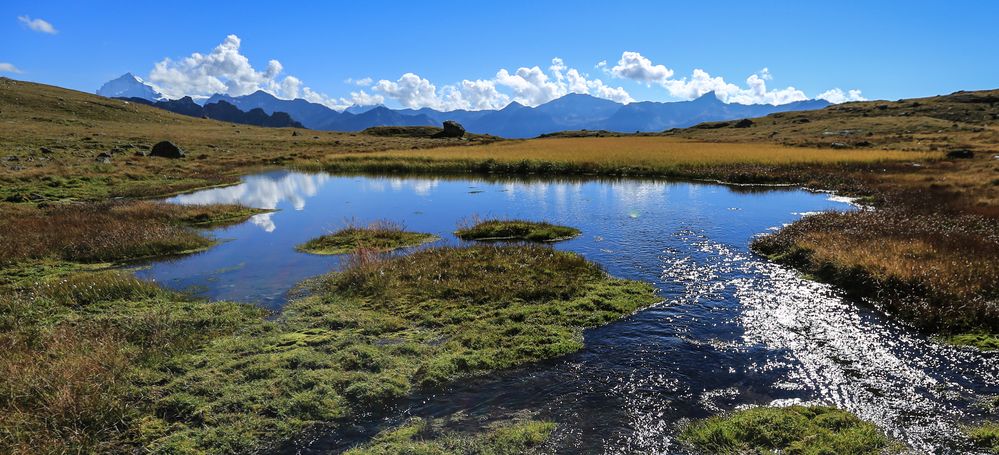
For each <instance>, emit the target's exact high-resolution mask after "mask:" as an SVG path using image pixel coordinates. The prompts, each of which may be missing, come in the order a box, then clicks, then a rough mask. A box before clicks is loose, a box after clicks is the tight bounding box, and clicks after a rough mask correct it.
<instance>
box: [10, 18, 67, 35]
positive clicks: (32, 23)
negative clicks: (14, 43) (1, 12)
mask: <svg viewBox="0 0 999 455" xmlns="http://www.w3.org/2000/svg"><path fill="white" fill-rule="evenodd" d="M17 20H19V21H21V23H22V24H24V25H25V26H27V27H28V28H30V29H31V30H34V31H36V32H39V33H48V34H49V35H55V34H56V33H59V30H56V28H55V27H53V26H52V24H51V23H49V22H48V21H46V20H44V19H38V18H35V19H32V18H31V17H29V16H17Z"/></svg>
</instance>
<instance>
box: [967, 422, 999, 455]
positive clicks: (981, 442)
mask: <svg viewBox="0 0 999 455" xmlns="http://www.w3.org/2000/svg"><path fill="white" fill-rule="evenodd" d="M965 433H966V434H967V435H968V438H969V439H971V442H972V443H973V444H975V447H978V448H980V449H985V450H988V451H990V452H992V453H999V422H985V423H983V424H980V425H977V426H974V427H969V428H967V429H965Z"/></svg>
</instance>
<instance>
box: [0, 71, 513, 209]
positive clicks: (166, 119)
mask: <svg viewBox="0 0 999 455" xmlns="http://www.w3.org/2000/svg"><path fill="white" fill-rule="evenodd" d="M162 140H169V141H173V142H175V143H176V144H177V145H179V146H180V147H181V148H182V149H184V150H185V151H186V152H187V158H185V159H182V160H169V159H162V158H149V157H141V156H136V153H137V152H143V151H148V150H149V148H150V146H152V145H153V144H155V143H156V142H159V141H162ZM480 140H495V138H492V139H481V138H477V137H473V138H470V139H468V140H458V139H432V138H414V137H392V136H370V135H363V134H349V133H334V132H315V131H308V130H300V129H294V128H261V127H254V126H248V125H236V124H234V123H228V122H221V121H216V120H209V119H201V118H195V117H189V116H185V115H180V114H175V113H171V112H168V111H165V110H162V109H157V108H154V107H151V106H147V105H144V104H140V103H135V102H128V101H123V100H116V99H109V98H105V97H101V96H97V95H91V94H88V93H82V92H78V91H74V90H67V89H63V88H59V87H53V86H49V85H43V84H36V83H31V82H22V81H16V80H13V79H8V78H0V200H8V201H32V202H47V201H59V200H66V199H73V200H76V199H91V200H97V199H104V198H107V197H111V196H143V195H160V194H167V193H171V192H175V191H180V190H184V189H187V188H194V187H202V186H208V185H214V184H218V183H223V182H228V181H231V180H232V179H234V178H236V177H237V176H238V175H240V174H242V173H245V172H246V171H247V170H248V169H255V168H260V167H267V166H278V165H292V164H294V163H304V162H314V161H316V160H321V159H324V158H325V157H327V156H330V155H336V154H340V153H347V152H366V151H377V150H390V149H412V148H426V147H437V146H440V145H443V144H452V145H460V144H475V143H477V142H479V141H480ZM100 153H107V154H110V155H111V161H110V163H107V164H102V163H97V162H96V161H95V159H96V157H97V155H98V154H100Z"/></svg>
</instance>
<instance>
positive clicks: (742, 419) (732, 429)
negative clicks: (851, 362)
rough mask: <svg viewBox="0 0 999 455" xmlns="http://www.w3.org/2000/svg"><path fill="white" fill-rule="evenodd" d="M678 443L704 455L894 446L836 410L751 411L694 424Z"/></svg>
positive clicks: (846, 450) (869, 450) (873, 428)
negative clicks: (708, 454)
mask: <svg viewBox="0 0 999 455" xmlns="http://www.w3.org/2000/svg"><path fill="white" fill-rule="evenodd" d="M680 440H682V441H683V442H684V443H686V444H689V445H691V446H693V447H694V448H696V449H698V450H701V451H703V452H705V453H726V454H736V453H799V454H816V455H818V454H826V453H852V454H876V453H883V452H884V451H886V450H888V451H891V450H893V449H895V448H897V447H896V444H895V443H893V442H892V441H891V440H890V439H888V438H887V437H886V436H885V435H884V433H882V432H881V430H879V429H878V428H877V427H876V426H875V425H874V424H872V423H869V422H865V421H863V420H861V419H860V418H858V417H857V416H854V415H853V414H850V413H848V412H846V411H842V410H839V409H836V408H831V407H825V406H809V407H805V406H790V407H786V408H770V407H764V408H752V409H746V410H742V411H737V412H733V413H731V414H728V415H725V416H719V417H711V418H708V419H705V420H701V421H697V422H694V423H692V424H690V425H689V426H688V427H686V428H685V429H684V430H683V432H682V433H681V434H680Z"/></svg>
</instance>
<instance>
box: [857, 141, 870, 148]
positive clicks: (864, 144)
mask: <svg viewBox="0 0 999 455" xmlns="http://www.w3.org/2000/svg"><path fill="white" fill-rule="evenodd" d="M853 146H854V147H870V146H871V142H870V141H858V142H854V143H853Z"/></svg>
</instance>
